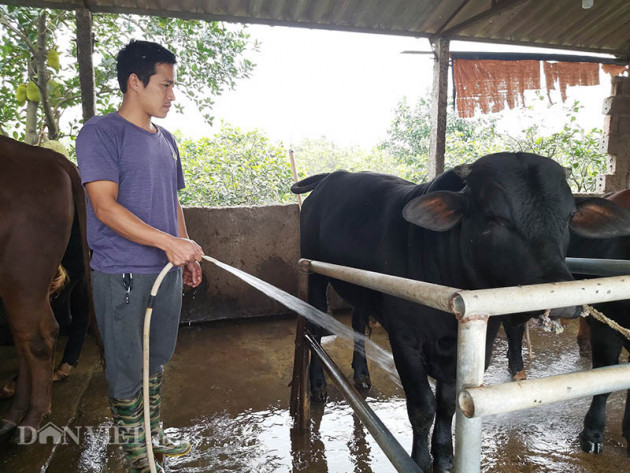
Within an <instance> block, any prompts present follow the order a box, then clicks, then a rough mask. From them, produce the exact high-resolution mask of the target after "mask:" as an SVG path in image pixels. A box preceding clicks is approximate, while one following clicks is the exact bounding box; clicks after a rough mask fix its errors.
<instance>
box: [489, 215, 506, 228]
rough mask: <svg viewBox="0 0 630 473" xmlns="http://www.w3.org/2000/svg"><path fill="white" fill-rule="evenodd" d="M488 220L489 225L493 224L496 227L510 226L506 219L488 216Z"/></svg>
mask: <svg viewBox="0 0 630 473" xmlns="http://www.w3.org/2000/svg"><path fill="white" fill-rule="evenodd" d="M488 220H489V221H490V222H491V223H494V224H496V225H501V226H502V227H510V226H511V225H512V224H511V222H510V221H509V220H508V219H507V218H504V217H500V216H498V215H490V216H488Z"/></svg>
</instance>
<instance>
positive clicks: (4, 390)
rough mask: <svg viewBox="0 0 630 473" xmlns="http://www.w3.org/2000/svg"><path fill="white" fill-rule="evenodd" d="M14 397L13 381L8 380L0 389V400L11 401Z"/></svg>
mask: <svg viewBox="0 0 630 473" xmlns="http://www.w3.org/2000/svg"><path fill="white" fill-rule="evenodd" d="M14 395H15V380H9V381H7V382H6V383H5V384H4V385H2V387H0V399H11V398H12V397H13V396H14Z"/></svg>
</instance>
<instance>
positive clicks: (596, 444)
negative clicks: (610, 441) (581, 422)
mask: <svg viewBox="0 0 630 473" xmlns="http://www.w3.org/2000/svg"><path fill="white" fill-rule="evenodd" d="M580 447H581V448H582V451H584V452H586V453H596V454H597V453H603V452H604V442H603V440H602V441H596V440H591V439H587V438H586V435H585V434H584V432H582V433H581V434H580Z"/></svg>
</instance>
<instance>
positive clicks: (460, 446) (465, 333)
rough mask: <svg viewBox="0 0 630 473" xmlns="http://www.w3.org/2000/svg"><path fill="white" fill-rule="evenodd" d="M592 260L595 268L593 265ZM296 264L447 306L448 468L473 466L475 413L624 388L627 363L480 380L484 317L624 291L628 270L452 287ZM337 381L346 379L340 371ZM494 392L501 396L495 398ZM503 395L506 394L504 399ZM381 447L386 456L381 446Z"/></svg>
mask: <svg viewBox="0 0 630 473" xmlns="http://www.w3.org/2000/svg"><path fill="white" fill-rule="evenodd" d="M567 264H568V265H569V268H570V269H571V270H572V271H575V272H579V273H583V274H584V273H589V274H593V273H598V272H600V273H603V274H607V275H609V274H620V272H623V273H625V274H630V262H619V261H615V262H614V263H612V264H610V260H584V259H578V258H567ZM594 267H599V268H600V269H599V270H597V269H593V268H594ZM300 268H301V270H302V274H307V273H308V272H314V273H318V274H322V275H325V276H329V277H332V278H335V279H340V280H342V281H346V282H349V283H353V284H357V285H360V286H363V287H367V288H370V289H374V290H377V291H380V292H384V293H386V294H389V295H392V296H395V297H400V298H403V299H406V300H409V301H412V302H417V303H419V304H424V305H428V306H431V307H434V308H437V309H440V310H442V311H444V312H450V313H452V314H454V315H455V316H456V317H457V319H458V322H459V323H458V337H457V340H458V341H457V381H456V390H457V393H458V398H457V400H458V402H457V412H456V418H455V472H456V473H477V472H479V471H480V469H481V430H482V424H481V419H482V417H483V416H487V415H491V414H496V413H499V412H507V411H511V410H519V409H526V408H530V407H535V406H539V405H542V404H545V403H550V402H558V401H564V400H569V399H575V398H576V397H585V396H592V395H595V394H603V393H607V392H611V391H614V390H621V389H629V388H630V365H628V366H620V367H617V366H615V367H608V368H599V369H595V370H588V371H584V372H580V373H572V374H565V375H559V376H551V377H547V378H541V379H536V380H527V381H519V382H511V383H505V384H499V385H495V386H488V387H482V384H483V374H484V364H485V341H486V330H487V322H488V317H491V316H497V315H504V314H510V313H516V312H529V311H536V310H540V311H543V310H546V309H554V308H560V307H566V306H574V305H582V304H590V303H598V302H609V301H614V300H621V299H630V276H614V277H605V278H597V279H589V280H580V281H568V282H559V283H548V284H536V285H530V286H519V287H505V288H496V289H483V290H460V289H456V288H451V287H446V286H439V285H435V284H430V283H426V282H422V281H415V280H409V279H405V278H400V277H396V276H391V275H386V274H380V273H374V272H370V271H364V270H359V269H356V268H349V267H346V266H338V265H334V264H329V263H322V262H318V261H311V260H300ZM601 268H603V269H601ZM306 280H307V278H306V277H303V278H302V281H301V283H300V293H301V296H302V298H303V299H304V300H305V299H306V291H307V289H306V288H307V282H305V281H306ZM302 325H303V326H304V324H302ZM298 338H300V339H301V341H300V343H301V345H299V347H301V348H299V349H301V350H302V351H301V352H300V354H299V355H298V351H299V349H298ZM303 338H304V337H303V336H302V335H301V334H300V331H299V330H298V334H297V335H296V365H295V366H296V367H297V366H298V361H299V363H300V366H301V369H303V370H305V369H306V362H305V358H307V355H306V356H305V349H306V345H305V344H304V343H303ZM311 343H316V342H314V340H310V341H309V344H311ZM320 349H321V347H320ZM314 353H315V355H316V356H318V357H320V359H321V357H322V356H321V353H319V350H318V349H314ZM327 369H328V368H327ZM298 371H299V370H298ZM300 376H301V378H300ZM298 378H299V380H300V382H301V383H303V384H300V386H297V384H298V383H297V382H296V383H294V386H293V389H294V390H295V391H296V393H293V394H292V412H293V413H294V414H295V415H296V416H297V417H298V418H299V419H301V420H299V421H298V423H299V424H301V425H303V426H306V424H307V421H306V420H305V416H307V415H308V406H307V404H308V393H307V391H308V387H307V386H306V384H307V381H306V374H305V371H303V372H302V373H301V375H300V374H299V373H297V374H296V370H295V368H294V381H295V380H296V379H298ZM587 378H588V379H589V380H593V381H594V383H593V385H594V387H593V386H591V387H588V388H583V389H578V388H577V385H578V384H577V383H576V382H575V381H576V379H580V380H583V379H587ZM337 381H339V380H337ZM337 381H335V382H336V383H337ZM341 381H343V382H345V383H346V384H349V383H348V382H347V381H346V380H345V379H343V380H341ZM590 384H591V383H589V385H590ZM300 391H301V392H302V395H301V397H300V395H299V392H300ZM499 396H500V397H501V402H497V397H499ZM506 399H509V400H510V402H509V403H508V402H505V400H506ZM298 404H302V405H303V407H302V408H299V407H298ZM304 405H306V407H304ZM300 416H301V417H300ZM366 425H367V424H366ZM372 428H376V426H373V427H369V426H368V430H370V431H372V430H371V429H372ZM390 435H391V434H390ZM377 440H378V439H377ZM379 444H380V445H381V448H389V447H386V446H384V445H382V444H381V443H380V442H379ZM396 444H397V442H396ZM397 445H398V444H397ZM386 454H387V455H388V457H390V454H389V453H388V452H386ZM395 456H396V458H399V457H400V452H397V453H396V455H395ZM390 459H391V458H390ZM395 466H396V464H395ZM397 469H398V471H418V470H417V469H416V470H410V469H404V468H402V469H401V468H398V467H397Z"/></svg>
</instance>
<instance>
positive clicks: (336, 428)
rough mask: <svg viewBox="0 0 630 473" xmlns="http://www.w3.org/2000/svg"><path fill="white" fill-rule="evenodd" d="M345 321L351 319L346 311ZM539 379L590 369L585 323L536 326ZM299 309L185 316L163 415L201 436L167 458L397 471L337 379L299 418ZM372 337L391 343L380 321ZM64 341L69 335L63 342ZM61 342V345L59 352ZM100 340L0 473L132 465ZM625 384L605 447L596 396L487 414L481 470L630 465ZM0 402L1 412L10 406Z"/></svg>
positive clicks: (399, 416) (496, 375) (381, 409)
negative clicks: (32, 440)
mask: <svg viewBox="0 0 630 473" xmlns="http://www.w3.org/2000/svg"><path fill="white" fill-rule="evenodd" d="M340 320H342V321H343V322H344V323H346V324H349V317H348V316H347V315H342V316H340ZM531 332H532V343H533V347H534V349H533V351H534V358H533V359H532V360H529V359H526V368H527V370H528V374H529V377H530V378H534V377H541V376H547V375H552V374H560V373H566V372H572V371H579V370H583V369H588V368H589V367H590V361H589V360H587V359H584V358H580V357H579V355H578V350H577V345H576V343H575V334H576V324H575V325H571V326H569V328H568V329H567V330H566V331H565V332H564V333H563V334H561V335H553V334H548V333H544V332H542V330H540V329H533V330H532V331H531ZM294 337H295V320H294V319H293V318H275V319H266V320H244V321H243V320H241V321H231V322H227V321H225V322H214V323H208V324H204V325H198V326H191V327H181V329H180V334H179V341H178V346H177V349H176V353H175V356H174V358H173V360H172V361H171V363H170V364H169V365H168V366H167V369H166V374H165V386H164V409H163V420H164V422H165V426H166V427H170V428H171V429H170V432H171V433H172V434H174V435H184V436H186V437H188V438H190V439H192V442H193V445H194V447H193V452H192V453H191V454H190V455H188V456H186V457H182V458H179V459H168V460H167V471H171V472H182V473H184V472H186V473H197V472H199V473H201V472H213V473H214V472H217V473H219V472H221V473H223V472H226V473H227V472H242V473H267V472H268V473H272V472H273V473H276V472H278V473H284V472H286V473H288V472H296V473H297V472H300V473H324V472H326V473H389V472H394V471H395V470H394V468H393V467H392V466H391V465H390V464H389V462H388V460H387V459H386V457H385V455H384V454H383V453H382V452H381V451H380V449H379V447H378V446H377V444H376V442H375V441H374V440H373V439H372V437H371V435H370V434H369V433H368V432H367V430H366V429H365V428H364V427H363V426H362V425H361V423H360V422H359V421H358V420H357V419H356V418H355V417H354V416H353V414H352V411H351V410H350V409H349V408H348V406H347V405H346V403H345V402H344V401H343V399H342V397H341V395H340V394H339V393H338V392H337V390H336V389H335V388H334V387H332V386H331V387H329V400H328V402H327V403H326V404H325V405H313V406H312V418H313V428H312V429H311V432H310V433H308V434H305V435H302V434H299V433H297V432H294V431H293V430H292V429H291V425H292V422H291V418H290V416H289V414H288V404H289V393H290V388H289V387H288V384H289V382H290V380H291V372H292V364H293V343H294ZM372 338H373V339H374V340H375V341H376V342H377V343H379V344H380V345H382V346H385V347H388V341H387V335H386V333H384V331H383V330H382V329H381V328H379V327H377V328H375V330H374V333H373V335H372ZM62 343H63V341H62ZM324 347H325V348H326V349H327V350H328V351H329V353H331V355H332V357H333V359H335V360H336V361H337V363H338V364H339V366H340V367H341V368H342V370H343V371H344V372H345V373H346V374H347V375H348V377H349V378H351V368H350V359H351V353H350V350H349V348H348V346H347V344H346V343H345V342H343V341H341V340H339V339H337V338H335V337H327V338H325V339H324ZM60 349H61V346H60V347H58V356H60ZM505 350H506V343H505V340H504V339H503V338H500V339H499V340H498V342H497V345H496V349H495V354H494V356H493V361H492V365H491V367H490V369H489V370H488V372H487V373H486V384H495V383H499V382H504V381H507V379H508V374H507V368H506V366H507V365H506V358H505ZM0 360H2V363H1V364H0V381H3V380H5V379H7V378H9V377H10V376H11V375H12V374H13V373H14V372H15V366H16V363H15V354H14V350H13V347H8V346H4V347H0ZM96 360H97V355H96V350H95V348H94V346H93V343H92V341H91V340H89V341H88V342H87V343H86V347H85V349H84V353H83V355H82V358H81V363H80V364H79V366H78V367H77V368H76V369H75V370H74V372H73V373H72V376H71V377H70V378H69V379H68V380H67V381H65V382H62V383H56V384H55V385H54V393H53V412H52V414H51V415H50V416H49V417H48V418H47V419H46V420H45V422H52V423H53V424H54V425H55V426H57V427H64V426H67V429H66V432H67V433H68V432H70V433H71V434H72V435H74V438H73V437H72V436H71V435H66V440H65V443H62V444H57V445H53V444H52V442H51V441H49V442H48V443H47V444H43V445H40V444H34V445H30V446H7V445H3V446H0V473H4V472H6V473H31V472H40V471H46V472H48V473H66V472H111V473H120V472H124V471H125V469H124V461H123V453H122V450H121V448H120V447H119V446H116V445H112V443H111V441H112V437H111V436H110V433H111V431H110V430H109V427H110V426H111V417H110V414H109V410H108V407H107V401H106V383H105V379H104V375H103V372H102V370H101V368H100V367H99V365H98V363H97V361H96ZM372 381H373V384H374V387H373V388H372V389H371V390H370V391H369V392H368V393H366V397H367V399H368V402H369V404H370V406H371V407H372V408H373V410H374V411H375V412H376V413H377V414H378V415H379V416H380V417H381V419H382V420H383V422H384V423H385V424H386V425H387V427H388V428H389V429H390V430H391V431H392V433H393V434H394V436H395V437H396V438H397V439H398V440H399V442H400V443H401V444H402V445H403V446H404V447H405V448H406V449H407V450H408V451H409V450H410V446H411V432H410V426H409V422H408V420H407V414H406V408H405V400H404V395H403V392H402V390H401V389H400V388H399V387H398V386H397V385H396V383H394V382H393V381H392V379H391V378H390V375H389V374H387V373H385V372H383V371H382V370H380V369H379V368H378V367H375V366H372ZM624 399H625V394H623V393H616V394H613V395H612V396H611V398H610V400H609V403H608V425H607V428H606V444H605V452H604V454H602V455H589V454H586V453H583V452H582V451H581V450H580V448H579V444H578V441H577V436H578V433H579V432H580V430H581V427H582V419H583V417H584V414H585V412H586V410H587V409H588V405H589V400H588V399H582V400H577V401H572V402H567V403H564V404H555V405H551V406H547V407H542V408H538V409H532V410H529V411H523V412H520V413H513V414H504V415H499V416H492V417H489V418H487V419H485V420H484V425H483V451H482V462H483V464H482V471H484V472H497V473H498V472H502V473H503V472H508V473H510V472H522V473H528V472H537V473H538V472H550V473H551V472H553V473H556V472H557V473H561V472H562V473H566V472H571V473H582V472H589V473H600V472H601V473H604V472H606V473H609V472H624V471H630V457H628V456H627V455H626V453H625V441H624V440H623V438H622V437H621V418H622V416H623V402H624ZM6 406H7V403H6V401H3V402H0V411H2V410H3V409H4V408H6Z"/></svg>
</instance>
